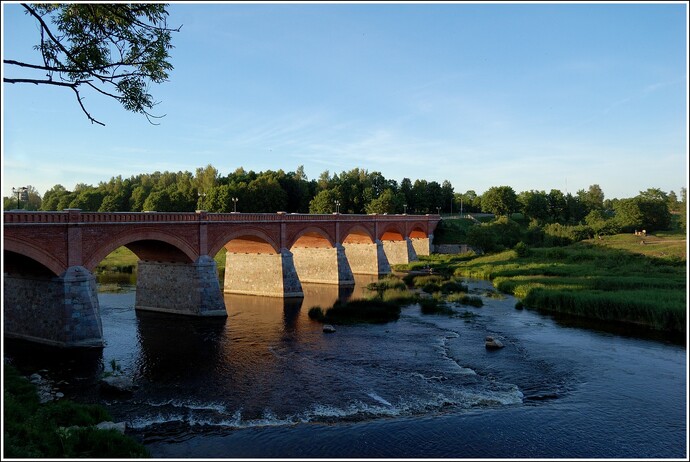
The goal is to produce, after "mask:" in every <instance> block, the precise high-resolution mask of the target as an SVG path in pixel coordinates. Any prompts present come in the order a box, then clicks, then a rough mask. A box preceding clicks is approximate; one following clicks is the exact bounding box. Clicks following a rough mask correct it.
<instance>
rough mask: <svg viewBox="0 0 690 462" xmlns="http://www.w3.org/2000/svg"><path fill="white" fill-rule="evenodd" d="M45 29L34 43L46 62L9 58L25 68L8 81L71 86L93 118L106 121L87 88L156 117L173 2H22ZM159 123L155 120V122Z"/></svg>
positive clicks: (168, 67) (165, 74)
mask: <svg viewBox="0 0 690 462" xmlns="http://www.w3.org/2000/svg"><path fill="white" fill-rule="evenodd" d="M21 5H22V7H23V8H24V9H25V10H26V13H27V14H28V15H30V16H32V17H33V18H34V19H35V20H36V22H37V27H38V30H39V33H40V41H39V43H38V45H36V46H35V47H34V48H35V49H36V50H38V51H39V52H40V53H41V60H40V62H38V63H36V62H34V63H28V62H23V61H16V60H13V59H5V60H3V63H4V64H5V65H7V66H12V67H9V68H6V69H12V70H16V71H18V72H24V73H25V75H24V77H22V78H8V77H4V78H3V81H4V82H6V83H13V84H14V83H31V84H35V85H52V86H57V87H63V88H69V89H71V90H72V91H73V92H74V94H75V96H76V98H77V103H78V104H79V106H80V107H81V110H82V111H83V112H84V114H86V117H88V119H89V120H90V121H91V123H97V124H99V125H105V124H104V123H102V122H100V121H98V120H96V119H95V118H94V117H93V116H91V114H90V113H89V112H88V111H87V110H86V108H85V107H84V104H83V102H82V99H83V97H82V95H81V91H82V89H90V90H93V91H95V92H97V93H99V94H101V95H104V96H107V97H110V98H113V99H115V100H117V101H118V102H119V103H120V104H122V106H123V107H124V108H125V109H126V110H127V111H131V112H135V113H139V114H143V115H144V116H146V118H147V119H148V121H149V122H151V118H160V117H159V116H154V115H152V114H151V113H150V112H149V111H150V110H151V109H152V108H153V106H155V105H156V104H157V103H156V102H154V100H153V97H152V96H151V95H150V94H149V93H148V89H149V84H150V83H162V82H165V81H166V80H167V79H168V71H170V70H172V68H173V66H172V65H171V64H170V63H169V62H168V58H169V55H168V52H169V50H170V49H171V48H172V45H171V43H170V42H171V33H172V32H179V30H180V28H179V27H178V28H177V29H171V28H169V27H168V25H167V22H166V17H167V15H168V13H167V11H166V7H167V5H165V4H161V3H134V4H126V3H95V2H94V3H54V4H26V3H22V4H21ZM151 123H153V122H151Z"/></svg>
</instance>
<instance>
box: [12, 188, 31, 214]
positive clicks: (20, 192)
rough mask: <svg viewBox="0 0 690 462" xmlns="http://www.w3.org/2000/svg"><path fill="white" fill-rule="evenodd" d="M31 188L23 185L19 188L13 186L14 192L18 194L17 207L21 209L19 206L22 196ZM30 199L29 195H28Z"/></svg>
mask: <svg viewBox="0 0 690 462" xmlns="http://www.w3.org/2000/svg"><path fill="white" fill-rule="evenodd" d="M28 190H29V188H27V187H26V186H22V187H19V188H12V193H13V194H16V195H17V208H18V209H20V208H21V207H20V206H19V204H20V196H24V195H26V192H27V191H28ZM27 200H28V197H27Z"/></svg>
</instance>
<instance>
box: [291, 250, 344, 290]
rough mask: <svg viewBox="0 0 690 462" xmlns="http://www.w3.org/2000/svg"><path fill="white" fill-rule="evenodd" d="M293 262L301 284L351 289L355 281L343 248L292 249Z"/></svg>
mask: <svg viewBox="0 0 690 462" xmlns="http://www.w3.org/2000/svg"><path fill="white" fill-rule="evenodd" d="M292 255H293V260H294V262H295V268H296V270H297V275H298V276H299V280H300V281H301V282H310V283H316V284H336V285H338V286H341V287H352V286H354V285H355V279H354V276H353V275H352V269H351V268H350V263H349V262H348V259H347V257H346V256H345V248H344V247H343V246H342V245H340V244H338V245H337V246H336V247H334V248H333V247H331V248H323V247H322V248H318V247H293V248H292Z"/></svg>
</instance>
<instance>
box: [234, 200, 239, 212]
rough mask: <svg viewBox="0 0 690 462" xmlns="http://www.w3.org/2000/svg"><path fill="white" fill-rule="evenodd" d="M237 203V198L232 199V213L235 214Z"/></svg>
mask: <svg viewBox="0 0 690 462" xmlns="http://www.w3.org/2000/svg"><path fill="white" fill-rule="evenodd" d="M237 201H239V199H238V198H237V197H233V198H232V205H233V213H237Z"/></svg>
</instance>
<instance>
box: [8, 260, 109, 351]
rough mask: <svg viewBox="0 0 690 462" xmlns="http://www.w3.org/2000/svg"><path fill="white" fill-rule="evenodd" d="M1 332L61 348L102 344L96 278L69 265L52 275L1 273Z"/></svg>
mask: <svg viewBox="0 0 690 462" xmlns="http://www.w3.org/2000/svg"><path fill="white" fill-rule="evenodd" d="M3 303H4V335H5V336H7V337H10V338H19V339H23V340H30V341H33V342H38V343H44V344H47V345H53V346H58V347H65V348H74V347H103V328H102V325H101V316H100V311H99V306H98V296H97V290H96V278H95V277H94V276H93V274H91V273H90V272H89V271H88V270H87V269H86V268H84V267H82V266H73V267H70V268H68V269H67V271H65V272H64V273H63V274H62V275H60V276H57V277H52V278H45V277H30V276H29V277H27V276H19V275H9V274H4V275H3Z"/></svg>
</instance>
